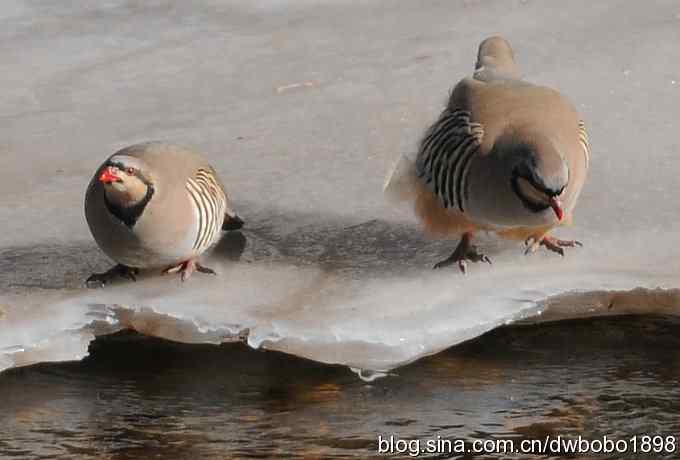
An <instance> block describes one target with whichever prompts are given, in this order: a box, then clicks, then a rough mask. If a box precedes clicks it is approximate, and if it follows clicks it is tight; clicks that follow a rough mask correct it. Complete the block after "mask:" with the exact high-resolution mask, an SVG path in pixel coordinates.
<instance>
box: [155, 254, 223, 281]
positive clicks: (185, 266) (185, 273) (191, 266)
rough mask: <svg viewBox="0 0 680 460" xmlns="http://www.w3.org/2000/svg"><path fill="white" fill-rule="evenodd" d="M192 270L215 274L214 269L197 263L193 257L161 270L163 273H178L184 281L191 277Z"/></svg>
mask: <svg viewBox="0 0 680 460" xmlns="http://www.w3.org/2000/svg"><path fill="white" fill-rule="evenodd" d="M194 272H199V273H208V274H211V275H216V274H217V273H215V270H213V269H212V268H208V267H205V266H203V265H201V264H200V263H198V261H196V260H194V259H189V260H186V261H184V262H182V263H180V264H178V265H175V266H173V267H169V268H167V269H165V270H164V271H163V274H164V275H167V274H169V273H179V276H180V279H181V280H182V281H186V280H188V279H189V277H191V275H192V274H193V273H194Z"/></svg>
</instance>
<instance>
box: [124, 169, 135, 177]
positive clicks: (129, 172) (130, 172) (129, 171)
mask: <svg viewBox="0 0 680 460" xmlns="http://www.w3.org/2000/svg"><path fill="white" fill-rule="evenodd" d="M125 172H126V173H127V174H128V176H132V175H133V174H134V173H135V168H127V169H126V170H125Z"/></svg>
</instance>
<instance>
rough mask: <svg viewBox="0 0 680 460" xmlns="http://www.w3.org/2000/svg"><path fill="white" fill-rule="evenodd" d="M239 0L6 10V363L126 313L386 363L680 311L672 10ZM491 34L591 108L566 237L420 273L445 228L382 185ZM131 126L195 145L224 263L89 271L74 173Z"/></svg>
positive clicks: (120, 141) (679, 54)
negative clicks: (607, 319)
mask: <svg viewBox="0 0 680 460" xmlns="http://www.w3.org/2000/svg"><path fill="white" fill-rule="evenodd" d="M246 3H247V2H228V1H227V2H209V1H205V2H200V4H199V3H198V2H166V1H153V2H135V1H107V2H96V3H92V4H90V3H82V2H51V3H43V2H30V1H27V2H14V1H11V2H5V3H4V4H3V6H2V8H1V9H0V10H1V11H0V62H2V63H3V71H2V72H1V73H0V85H1V86H2V88H4V90H3V91H2V94H0V120H1V121H2V122H1V123H0V158H1V160H2V168H1V169H0V179H1V180H0V222H1V223H2V230H3V231H2V232H0V272H1V273H2V274H1V275H0V369H6V368H9V367H13V366H19V365H26V364H31V363H35V362H38V361H54V360H68V359H79V358H82V357H83V356H85V355H86V354H87V347H88V344H89V342H90V341H91V340H92V339H93V338H94V337H95V336H96V335H101V334H108V333H111V332H115V331H117V330H120V329H121V328H128V327H129V328H134V329H136V330H137V331H139V332H142V333H145V334H148V335H153V336H158V337H163V338H168V339H172V340H176V341H181V342H194V343H220V342H223V341H230V340H246V341H247V343H248V344H249V345H251V346H253V347H264V348H267V349H276V350H281V351H285V352H288V353H292V354H296V355H299V356H304V357H308V358H311V359H314V360H318V361H322V362H328V363H340V364H344V365H347V366H349V367H352V368H355V369H363V370H365V371H389V370H390V369H393V368H395V367H397V366H400V365H403V364H405V363H408V362H410V361H413V360H415V359H418V358H419V357H422V356H425V355H428V354H433V353H436V352H438V351H440V350H443V349H445V348H447V347H450V346H452V345H454V344H457V343H460V342H462V341H464V340H467V339H470V338H473V337H476V336H478V335H480V334H481V333H483V332H485V331H488V330H490V329H493V328H495V327H497V326H499V325H502V324H506V323H511V322H515V321H537V320H538V321H540V320H548V319H549V320H556V319H563V318H573V317H582V316H589V315H619V314H629V313H663V314H671V315H675V314H677V313H678V312H680V292H679V291H678V288H680V281H679V279H678V274H679V273H680V257H679V256H680V237H679V236H678V235H679V233H678V232H679V230H680V217H679V214H680V213H679V211H680V205H679V204H678V199H677V197H678V196H680V193H679V192H680V183H679V182H678V180H677V177H678V173H680V156H678V151H679V150H680V141H679V140H678V139H679V137H678V135H677V131H678V130H677V123H678V122H677V120H678V119H679V118H680V117H679V115H680V109H679V108H678V107H679V105H678V102H679V101H680V84H678V83H677V82H678V81H680V65H679V64H678V63H679V62H680V47H678V43H680V19H679V18H680V16H679V14H680V8H679V6H678V4H677V2H673V1H661V2H655V4H654V7H653V8H651V7H649V6H648V5H646V4H643V3H632V2H629V3H627V4H626V6H625V8H622V7H621V4H620V3H617V2H597V3H592V2H585V1H583V2H572V3H570V6H569V8H565V7H563V6H562V5H560V4H559V3H558V2H552V3H547V2H524V1H521V2H504V1H493V2H492V1H489V2H483V3H482V2H474V1H473V2H465V1H461V2H439V3H432V4H430V5H429V6H428V8H424V7H423V6H422V5H421V4H420V3H418V2H408V1H403V2H402V1H399V2H382V1H376V2H366V3H355V2H344V1H324V2H311V1H310V2H307V1H303V2H285V1H266V2H257V6H246V5H245V4H246ZM495 33H502V34H504V35H506V36H507V37H508V38H509V39H510V41H511V42H512V43H513V45H514V47H515V50H516V53H517V56H518V60H519V62H520V65H521V67H522V69H523V71H524V73H525V75H526V76H527V77H528V79H530V80H531V81H534V82H538V83H543V84H548V85H552V86H555V87H557V88H559V89H560V90H561V91H563V92H564V93H565V94H567V95H568V96H569V97H570V98H571V99H572V100H573V101H574V103H575V104H576V105H577V107H578V108H579V109H580V110H581V112H582V113H583V116H584V118H585V119H586V121H587V123H588V126H589V130H590V134H591V141H592V147H593V155H592V163H591V175H590V178H589V181H588V183H587V186H586V189H585V191H584V193H583V194H582V197H581V199H580V203H579V205H578V207H577V212H576V216H575V223H574V225H573V226H571V227H568V228H564V229H561V230H560V231H559V235H560V236H564V237H569V238H576V239H579V240H581V241H583V242H584V244H585V247H584V248H582V249H575V250H571V251H568V253H567V256H566V257H565V258H564V259H561V258H559V257H558V256H556V255H554V254H546V253H539V254H536V255H533V256H531V257H525V256H523V255H522V247H521V246H518V245H514V244H509V243H503V242H498V241H497V240H495V239H493V238H486V239H483V240H482V241H481V243H480V244H482V245H483V246H484V248H485V250H486V251H487V252H488V253H489V255H490V256H492V258H493V260H494V265H493V266H491V267H489V266H486V265H485V266H472V267H471V268H470V270H469V274H468V275H467V276H465V277H463V276H461V275H459V274H457V273H456V272H455V271H454V270H448V271H446V270H445V271H437V272H435V271H432V270H431V269H430V267H431V266H432V264H433V263H434V262H436V261H437V260H440V259H441V258H443V257H445V256H446V255H448V254H449V252H450V251H451V250H452V249H453V247H454V245H455V242H453V241H450V242H447V241H432V240H429V239H428V238H426V237H425V236H423V235H422V233H421V232H420V231H419V229H418V226H417V224H416V222H415V219H414V217H413V216H412V214H411V212H410V210H409V209H408V208H404V207H395V206H393V205H390V204H388V203H387V202H386V201H385V199H384V197H383V195H382V192H381V188H382V183H383V179H384V176H385V173H386V172H387V170H388V168H389V167H390V165H391V164H392V163H393V162H394V160H395V158H397V157H398V156H399V155H400V154H403V153H408V152H411V151H413V149H414V148H415V146H416V144H417V141H418V139H419V137H420V135H421V134H422V132H423V130H424V129H425V127H426V126H427V125H428V123H430V122H431V121H432V120H433V119H434V118H435V117H436V116H437V115H438V113H439V111H440V109H441V107H442V106H443V104H444V101H445V99H446V95H447V91H448V89H449V88H450V87H452V85H453V84H454V83H455V82H456V81H457V80H458V79H460V78H461V77H463V76H465V75H466V74H468V73H470V72H471V70H472V66H473V63H474V58H475V53H476V47H477V44H478V42H479V41H480V40H481V39H483V38H484V37H485V36H488V35H490V34H495ZM150 139H166V140H169V141H173V142H177V143H182V144H188V145H191V146H195V147H196V148H198V149H200V150H202V151H203V152H205V153H206V155H208V156H209V157H210V159H211V160H212V162H213V164H214V166H215V168H216V169H217V170H218V171H219V173H220V174H221V175H222V177H223V179H224V181H225V182H226V184H227V187H228V190H229V191H230V193H231V194H232V195H233V197H234V200H235V203H236V206H237V209H238V211H239V213H240V215H241V216H242V217H243V218H244V220H246V227H245V228H244V230H243V232H242V233H232V234H227V235H225V238H224V239H223V240H222V241H221V242H220V243H219V244H218V246H217V247H216V248H215V250H214V251H213V252H212V253H211V254H210V255H209V256H208V257H207V260H206V262H207V264H208V265H209V266H212V267H214V268H215V269H216V270H217V271H218V272H219V275H218V276H217V277H210V276H200V275H197V276H194V277H193V278H191V279H190V280H189V281H188V282H187V283H184V284H181V283H179V281H178V280H177V279H176V278H174V277H163V278H161V277H143V279H141V280H139V281H138V282H137V283H119V284H118V285H115V286H111V287H107V288H106V289H102V290H94V291H92V290H87V289H84V288H83V287H82V282H83V280H84V279H85V278H86V277H87V276H88V275H89V274H90V273H91V272H93V271H101V270H104V269H106V268H108V267H109V265H110V261H108V260H106V258H105V257H104V256H103V255H102V254H101V253H100V252H99V251H98V249H97V247H96V246H95V244H94V242H93V240H92V239H91V237H90V235H89V233H88V229H87V226H86V224H85V221H84V217H83V211H82V201H83V195H84V189H85V186H86V185H87V182H88V181H89V179H90V176H91V174H92V173H93V171H94V169H95V168H96V167H97V165H99V164H100V162H101V161H102V159H103V158H104V157H105V156H107V155H109V154H110V153H111V152H113V151H114V150H116V149H118V148H120V147H122V146H125V145H128V144H131V143H135V142H139V141H144V140H150ZM364 375H366V376H368V375H371V374H370V372H366V373H365V374H364Z"/></svg>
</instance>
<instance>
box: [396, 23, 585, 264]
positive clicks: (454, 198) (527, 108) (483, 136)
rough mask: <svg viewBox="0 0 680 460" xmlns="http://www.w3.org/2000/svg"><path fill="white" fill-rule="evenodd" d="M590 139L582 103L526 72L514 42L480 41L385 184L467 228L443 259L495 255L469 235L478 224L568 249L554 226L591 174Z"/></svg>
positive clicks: (435, 216)
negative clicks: (469, 65) (473, 60)
mask: <svg viewBox="0 0 680 460" xmlns="http://www.w3.org/2000/svg"><path fill="white" fill-rule="evenodd" d="M589 155H590V151H589V145H588V136H587V133H586V130H585V125H584V123H583V121H582V120H581V118H580V117H579V115H578V113H577V112H576V109H575V108H574V107H573V106H572V105H571V103H569V101H567V99H566V98H564V97H563V96H562V95H560V94H559V93H558V92H557V91H555V90H553V89H550V88H547V87H544V86H538V85H534V84H531V83H528V82H526V81H523V80H521V79H520V76H519V70H518V68H517V65H516V63H515V60H514V55H513V51H512V48H511V47H510V44H509V43H508V42H507V41H506V40H505V39H503V38H501V37H491V38H489V39H487V40H484V41H483V42H482V43H481V44H480V46H479V52H478V56H477V64H476V66H475V72H474V74H473V76H472V77H468V78H465V79H463V80H462V81H460V82H459V83H458V84H457V85H456V87H455V88H454V89H453V91H452V93H451V96H450V98H449V101H448V103H447V105H446V108H445V109H444V111H443V112H442V113H441V115H440V116H439V119H438V120H437V121H436V122H435V123H434V124H433V125H432V126H431V127H430V128H429V129H428V131H427V133H426V134H425V136H424V138H423V139H422V141H421V143H420V148H419V151H418V154H417V157H416V159H415V161H412V160H410V159H408V158H405V157H404V158H402V159H401V160H400V162H399V163H398V164H397V166H396V167H395V169H394V170H393V172H392V174H391V176H390V177H389V178H388V181H387V183H386V186H385V189H386V192H387V193H389V194H391V195H393V196H398V197H400V198H402V199H403V198H408V199H412V200H413V201H414V203H415V211H416V214H417V216H418V217H419V218H420V220H421V221H422V222H423V223H424V226H425V228H426V229H427V230H428V231H430V232H432V233H438V234H462V235H463V238H462V240H461V242H460V244H459V246H458V248H456V251H455V252H454V253H453V254H452V255H451V257H449V258H447V259H446V260H444V261H442V262H440V263H439V264H437V265H436V266H435V267H441V266H445V265H449V264H451V263H458V264H459V266H460V268H461V270H463V271H465V260H472V261H487V262H490V260H489V259H488V258H487V257H486V256H484V255H483V254H479V253H478V252H477V250H476V248H475V247H474V246H473V245H472V244H471V241H472V237H473V235H474V234H475V233H476V232H478V231H480V230H481V231H490V232H495V233H497V234H498V235H499V236H501V237H504V238H514V239H523V240H525V241H526V242H527V245H528V249H527V252H533V251H535V250H536V249H537V248H538V246H540V245H544V246H546V247H547V248H549V249H551V250H553V251H555V252H558V253H560V254H564V250H563V247H565V246H574V245H580V243H578V242H575V241H562V240H558V239H556V238H554V237H552V236H550V235H549V232H550V231H551V230H552V229H553V228H555V227H557V226H559V225H562V224H563V223H565V222H570V221H571V218H572V212H573V209H574V206H575V205H576V201H577V199H578V196H579V194H580V192H581V188H582V187H583V184H584V182H585V179H586V174H587V170H588V162H589Z"/></svg>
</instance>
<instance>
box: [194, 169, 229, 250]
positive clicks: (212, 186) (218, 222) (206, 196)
mask: <svg viewBox="0 0 680 460" xmlns="http://www.w3.org/2000/svg"><path fill="white" fill-rule="evenodd" d="M186 189H187V192H189V197H190V198H191V203H192V205H193V206H194V209H195V211H196V215H197V216H198V222H197V226H198V231H197V232H196V240H195V241H194V245H193V249H194V250H195V251H197V252H199V253H200V252H203V251H205V250H206V249H207V248H208V247H209V246H210V245H211V244H212V243H213V242H214V241H215V238H216V237H217V235H218V234H219V232H220V229H221V228H222V223H223V222H224V211H225V208H226V197H225V195H224V191H223V190H222V186H221V185H220V184H219V183H218V182H217V179H216V178H215V172H214V171H213V170H212V169H210V170H208V169H202V168H201V169H199V170H198V171H196V174H195V175H194V177H190V178H189V179H188V180H187V183H186Z"/></svg>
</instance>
